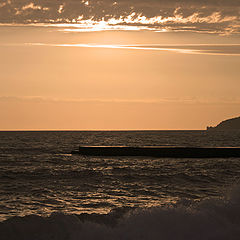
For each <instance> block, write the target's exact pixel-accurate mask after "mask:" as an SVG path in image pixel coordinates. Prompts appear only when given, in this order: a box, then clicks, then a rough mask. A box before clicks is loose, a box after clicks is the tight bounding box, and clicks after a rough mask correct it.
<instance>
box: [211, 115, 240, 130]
mask: <svg viewBox="0 0 240 240" xmlns="http://www.w3.org/2000/svg"><path fill="white" fill-rule="evenodd" d="M207 130H240V117H236V118H231V119H227V120H224V121H222V122H220V123H219V124H218V125H217V126H216V127H207Z"/></svg>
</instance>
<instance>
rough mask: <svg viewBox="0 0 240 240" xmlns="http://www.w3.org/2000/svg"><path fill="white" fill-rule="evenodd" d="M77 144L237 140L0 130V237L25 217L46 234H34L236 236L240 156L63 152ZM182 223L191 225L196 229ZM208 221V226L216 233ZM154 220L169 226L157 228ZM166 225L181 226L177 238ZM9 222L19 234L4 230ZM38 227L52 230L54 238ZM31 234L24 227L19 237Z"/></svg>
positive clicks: (197, 134) (222, 143) (231, 138)
mask: <svg viewBox="0 0 240 240" xmlns="http://www.w3.org/2000/svg"><path fill="white" fill-rule="evenodd" d="M79 145H95V146H97V145H101V146H110V145H111V146H122V145H126V146H193V147H240V132H236V131H233V132H206V131H126V132H123V131H122V132H114V131H109V132H102V131H95V132H0V220H1V221H4V220H6V219H8V220H7V221H4V222H3V223H2V224H1V225H0V238H1V239H14V238H15V237H16V235H14V234H19V232H18V230H16V229H18V228H19V229H20V230H21V229H22V228H24V227H26V228H28V229H29V224H30V226H31V227H30V228H31V229H35V230H34V231H35V232H37V231H38V229H36V228H37V226H38V227H39V223H41V224H42V225H41V224H40V225H41V226H42V228H41V229H42V230H41V234H43V235H41V234H40V235H39V238H37V237H35V238H34V239H46V240H47V239H96V236H98V237H99V236H102V237H100V239H227V238H228V239H239V238H234V237H235V236H236V233H240V218H239V217H236V216H235V214H237V213H238V214H240V206H239V204H240V201H239V200H240V190H239V189H240V188H239V187H238V186H237V184H238V181H239V177H240V158H226V159H221V158H213V159H200V158H199V159H181V158H175V159H173V158H148V157H84V156H78V155H74V156H72V155H71V154H69V153H70V152H71V151H72V150H74V149H77V148H78V146H79ZM233 186H235V187H234V190H232V192H231V193H230V189H231V188H233ZM179 206H180V207H179ZM203 206H204V207H203ZM179 208H180V209H181V210H179ZM190 209H191V210H190ZM193 209H194V210H193ZM199 209H200V210H199ZM56 212H58V213H56ZM209 212H211V214H210V213H209ZM92 213H94V214H92ZM130 213H131V214H130ZM223 213H224V214H223ZM104 214H105V215H104ZM199 214H200V215H199ZM204 214H205V215H204ZM222 214H223V215H224V216H222ZM27 215H32V216H31V217H26V216H27ZM16 216H22V217H23V216H25V217H24V218H22V219H21V218H16ZM47 216H48V217H47ZM196 216H197V217H196ZM211 217H212V218H213V219H214V221H210V220H211ZM76 218H77V219H76ZM183 219H184V220H183ZM216 219H219V221H217V222H216ZM172 221H176V222H177V224H175V225H174V223H173V222H172ZM196 221H200V222H199V223H196ZM208 221H210V222H208ZM23 222H24V224H25V225H26V226H25V225H24V226H23ZM35 222H36V223H35ZM118 222H120V223H121V224H120V223H119V224H120V225H119V224H118ZM146 222H147V223H150V224H149V225H148V224H147V223H146ZM183 222H185V225H186V224H190V225H191V224H193V226H192V228H193V229H195V230H194V232H193V233H191V232H189V230H188V231H187V230H186V229H185V228H184V226H185V225H183V226H182V224H183ZM70 223H71V224H70ZM144 223H145V225H144V226H145V228H144V227H143V226H142V224H144ZM207 223H208V225H207V226H208V227H209V224H210V225H211V224H213V225H214V224H215V225H214V226H210V229H213V233H212V232H211V231H210V230H209V229H206V226H205V225H204V224H207ZM44 224H45V225H46V226H47V227H45V225H44ZM51 224H52V225H51ZM59 224H60V225H61V226H63V228H59V227H57V226H59ZM86 224H93V226H91V229H94V231H92V230H91V231H88V227H89V226H88V225H87V226H86ZM109 224H110V225H111V227H109V226H108V225H109ZM112 224H113V225H114V224H116V226H114V227H113V226H112ZM156 224H160V225H161V226H162V227H164V226H165V225H166V224H167V225H166V226H165V227H164V229H162V230H161V231H160V228H159V226H158V225H156ZM164 224H165V225H164ZM169 224H170V225H171V226H175V227H176V226H178V227H177V229H178V230H179V231H180V232H179V236H182V238H173V236H172V235H171V234H172V231H170V230H168V229H170V228H169V226H170V225H169ZM219 224H220V225H221V224H222V226H224V227H225V228H226V229H227V232H221V231H220V230H221V227H219V226H220V225H219ZM20 225H21V227H19V226H20ZM80 225H81V227H80ZM102 225H104V227H103V226H102ZM135 225H136V226H135ZM155 225H156V227H155V228H154V227H153V226H155ZM11 226H14V229H15V230H16V232H15V233H13V232H12V233H11V234H12V235H11V236H10V235H9V234H10V233H9V231H10V230H9V231H8V230H6V229H11ZM73 226H74V229H72V227H73ZM96 226H97V227H96ZM101 226H102V227H101ZM200 226H202V227H203V228H205V229H206V231H202V230H201V229H199V228H200ZM1 227H2V228H1ZM152 227H153V228H154V229H149V228H152ZM45 228H47V229H49V228H50V229H51V228H53V229H54V230H51V231H52V232H53V235H51V237H49V235H47V231H46V232H45V230H44V229H45ZM55 228H56V229H57V230H56V229H55ZM108 228H109V229H111V231H110V230H109V229H108ZM128 228H130V229H128ZM137 228H138V230H136V229H137ZM64 229H65V230H64ZM80 229H82V230H80ZM96 229H98V230H96ZM127 229H128V230H127ZM20 230H19V231H20ZM175 230H176V229H175ZM21 231H22V230H21ZM21 231H20V232H21ZM59 231H60V232H59ZM141 231H142V232H141ZM176 231H177V230H176ZM198 231H199V233H200V232H201V233H203V232H204V233H205V232H206V234H207V233H209V232H210V233H211V234H212V235H211V236H212V238H211V237H209V236H208V235H206V234H204V233H203V235H199V234H198V238H196V235H194V234H195V233H197V232H198ZM26 232H28V231H26ZM1 233H2V234H3V235H2V237H1ZM220 233H221V234H220ZM26 234H27V233H26ZM44 234H45V235H44ZM58 234H59V235H58ZM94 234H96V235H94ZM101 234H102V235H101ZM139 234H140V235H139ZM149 234H150V235H151V234H152V235H151V236H150V235H149ZM161 234H162V235H161ZM191 234H192V235H191ZM214 234H215V235H214ZM141 236H142V237H141ZM160 236H162V237H161V238H160ZM193 236H194V237H193ZM223 236H225V238H221V237H223ZM31 238H32V235H31V233H29V235H26V236H23V238H22V239H31ZM15 239H16V238H15ZM19 239H21V238H19Z"/></svg>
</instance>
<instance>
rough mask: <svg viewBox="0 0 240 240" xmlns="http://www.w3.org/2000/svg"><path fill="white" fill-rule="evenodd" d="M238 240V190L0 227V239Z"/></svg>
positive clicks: (18, 220) (36, 218)
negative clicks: (162, 204)
mask: <svg viewBox="0 0 240 240" xmlns="http://www.w3.org/2000/svg"><path fill="white" fill-rule="evenodd" d="M239 236H240V187H239V186H237V187H235V188H234V189H233V190H232V192H231V194H230V195H229V196H227V197H224V198H222V199H206V200H203V201H199V202H192V201H188V200H184V199H183V200H182V201H180V202H178V203H176V204H175V205H170V206H167V207H154V208H148V209H129V208H120V209H115V210H113V211H112V212H110V213H109V214H80V215H65V214H63V213H53V214H52V215H50V216H48V217H42V216H37V215H30V216H25V217H12V218H10V219H8V220H5V221H4V222H2V223H0V239H1V240H12V239H14V240H15V239H18V240H32V239H34V240H50V239H51V240H79V239H84V240H92V239H104V240H110V239H111V240H113V239H114V240H123V239H124V240H128V239H131V240H135V239H136V240H140V239H142V240H148V239H149V240H150V239H151V240H154V239H158V240H192V239H194V240H206V239H209V240H226V239H228V240H235V239H236V240H237V239H239Z"/></svg>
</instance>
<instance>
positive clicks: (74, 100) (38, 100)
mask: <svg viewBox="0 0 240 240" xmlns="http://www.w3.org/2000/svg"><path fill="white" fill-rule="evenodd" d="M0 102H8V103H9V102H22V103H23V102H33V103H69V104H187V105H189V104H190V105H194V104H214V105H216V104H220V105H222V104H226V105H229V104H230V105H232V104H233V105H239V104H240V98H231V99H217V98H196V97H188V98H158V99H124V98H123V99H102V98H101V99H100V98H57V97H56V98H54V97H44V96H0Z"/></svg>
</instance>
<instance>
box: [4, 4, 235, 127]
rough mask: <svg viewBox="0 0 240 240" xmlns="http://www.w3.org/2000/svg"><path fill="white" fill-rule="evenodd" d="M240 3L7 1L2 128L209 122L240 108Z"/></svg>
mask: <svg viewBox="0 0 240 240" xmlns="http://www.w3.org/2000/svg"><path fill="white" fill-rule="evenodd" d="M239 13H240V3H239V1H231V0H230V1H227V0H222V1H221V0H220V1H215V0H211V1H198V0H183V1H174V0H170V1H167V0H165V1H164V0H158V1H157V0H150V1H143V0H139V1H136V0H130V1H125V0H120V1H111V0H104V1H95V0H89V1H76V0H69V1H55V0H53V1H46V0H38V1H29V0H24V1H22V0H21V1H20V0H15V1H11V0H8V1H5V0H3V1H1V2H0V54H1V57H0V73H1V74H0V110H1V113H0V114H1V115H0V116H1V117H0V129H1V130H113V129H115V130H138V129H139V130H142V129H146V130H148V129H149V130H152V129H155V130H167V129H169V130H176V129H205V128H206V126H207V125H216V124H218V123H219V122H220V121H222V120H224V119H227V118H231V117H236V116H239V115H240V94H239V89H240V34H239V33H240V17H239V16H240V14H239Z"/></svg>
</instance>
